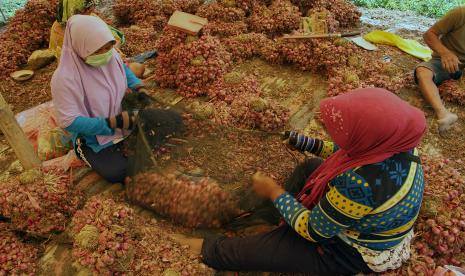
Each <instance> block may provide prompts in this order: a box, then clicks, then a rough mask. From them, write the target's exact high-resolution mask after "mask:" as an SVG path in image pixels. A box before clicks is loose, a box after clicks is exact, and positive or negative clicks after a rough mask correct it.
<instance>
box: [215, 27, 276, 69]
mask: <svg viewBox="0 0 465 276" xmlns="http://www.w3.org/2000/svg"><path fill="white" fill-rule="evenodd" d="M221 42H222V44H223V45H224V46H225V47H226V49H227V50H228V52H230V53H231V54H232V59H233V61H234V62H241V61H243V60H246V59H250V58H252V57H254V56H258V55H259V54H260V53H261V52H262V48H263V47H265V46H266V45H267V44H268V43H272V41H271V40H270V39H268V38H267V37H266V36H265V35H264V34H259V33H247V34H240V35H237V36H233V37H229V38H225V39H223V40H222V41H221Z"/></svg>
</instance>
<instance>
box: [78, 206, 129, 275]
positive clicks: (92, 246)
mask: <svg viewBox="0 0 465 276" xmlns="http://www.w3.org/2000/svg"><path fill="white" fill-rule="evenodd" d="M133 225H134V211H133V210H132V209H131V208H129V207H128V206H126V205H124V204H117V203H116V202H114V201H113V200H112V199H104V198H100V197H94V198H92V199H91V200H89V202H88V203H87V204H86V205H85V206H84V208H83V209H82V210H80V211H78V212H76V214H75V215H74V217H73V220H72V224H71V235H72V236H73V238H74V245H73V252H72V253H73V257H75V258H76V259H77V260H78V263H79V265H81V266H82V267H85V268H87V269H88V270H90V271H91V272H92V273H95V274H97V275H114V274H115V273H120V274H121V273H123V272H125V271H128V270H130V269H131V266H132V265H133V263H134V254H135V250H134V247H135V240H134V237H133V236H134V235H135V233H134V231H132V230H133V227H134V226H133Z"/></svg>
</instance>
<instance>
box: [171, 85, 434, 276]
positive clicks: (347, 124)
mask: <svg viewBox="0 0 465 276" xmlns="http://www.w3.org/2000/svg"><path fill="white" fill-rule="evenodd" d="M320 113H321V120H322V122H323V124H324V126H325V127H326V129H327V132H328V134H329V135H330V136H331V138H332V140H333V142H328V141H322V140H319V139H313V138H309V137H306V136H304V135H301V134H297V133H291V134H290V138H289V143H290V144H291V145H292V146H293V147H294V148H295V149H297V150H300V151H302V152H304V151H307V152H310V153H313V154H315V155H317V156H319V158H314V159H310V160H307V161H306V162H305V163H303V164H301V165H299V166H298V167H297V168H296V170H295V171H294V173H293V174H292V175H291V176H290V178H289V179H288V182H287V183H286V185H285V187H286V189H287V191H286V190H284V189H283V188H282V187H281V186H280V185H278V184H277V183H276V182H275V181H274V180H273V179H272V178H269V177H267V176H264V175H262V174H260V173H257V174H255V175H254V177H253V182H254V189H255V192H256V193H257V194H258V195H259V196H261V197H263V198H265V199H270V200H271V201H272V202H273V203H274V206H275V207H276V209H277V210H278V211H279V213H280V215H281V216H282V218H283V219H284V220H285V222H286V223H285V224H282V225H281V226H279V227H277V228H276V229H275V230H273V231H271V232H269V233H265V234H259V235H256V236H250V237H245V238H224V237H219V238H218V237H217V238H207V239H205V240H200V239H199V240H193V239H185V238H179V240H180V241H181V242H186V243H187V244H190V245H191V246H192V249H193V250H196V249H197V250H198V253H201V255H202V258H203V261H204V262H205V263H206V264H207V265H209V266H211V267H213V268H215V269H218V270H232V271H269V272H303V273H311V274H312V275H314V274H315V275H347V274H349V275H350V274H357V273H371V272H383V271H386V270H388V269H396V268H398V267H400V266H401V264H402V263H403V262H405V261H406V260H408V259H409V257H410V240H411V239H412V237H413V225H414V222H415V220H416V218H417V216H418V213H419V210H420V206H421V201H422V196H423V170H422V167H421V164H420V159H419V157H418V151H417V150H416V148H415V147H416V146H417V145H418V143H419V142H420V140H421V138H422V136H423V133H424V132H425V129H426V120H425V117H424V113H423V112H421V111H420V110H419V109H417V108H415V107H412V106H410V105H409V104H408V103H406V102H404V101H402V100H401V99H400V98H398V97H397V96H396V95H394V94H392V93H391V92H388V91H386V90H383V89H377V88H369V89H358V90H354V91H352V92H350V93H347V94H345V95H341V96H337V97H333V98H328V99H325V100H323V101H322V102H321V104H320ZM323 160H324V161H323ZM200 250H201V251H200Z"/></svg>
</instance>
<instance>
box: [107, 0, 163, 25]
mask: <svg viewBox="0 0 465 276" xmlns="http://www.w3.org/2000/svg"><path fill="white" fill-rule="evenodd" d="M158 5H159V4H158V1H156V0H148V1H137V0H115V1H114V2H113V6H112V10H113V15H114V16H115V18H116V20H118V22H119V23H121V24H130V25H132V24H137V25H150V23H153V22H154V21H156V20H158V17H160V16H162V17H163V18H165V19H166V17H165V16H164V14H163V13H162V12H161V11H160V8H159V7H158Z"/></svg>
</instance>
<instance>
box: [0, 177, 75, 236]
mask: <svg viewBox="0 0 465 276" xmlns="http://www.w3.org/2000/svg"><path fill="white" fill-rule="evenodd" d="M0 194H1V195H2V196H0V215H2V216H3V217H6V218H9V219H10V220H11V227H12V228H13V229H14V230H17V231H22V232H26V233H27V234H29V235H32V236H40V237H48V236H49V235H50V234H52V233H55V232H60V231H63V230H65V227H66V225H67V223H68V222H69V220H70V218H71V216H72V215H73V214H74V212H76V210H77V209H78V208H79V206H80V205H81V203H82V199H83V197H82V194H81V193H80V192H79V191H77V190H76V189H74V187H73V185H72V182H71V180H70V177H69V175H64V174H62V173H60V172H42V171H39V170H29V171H25V172H23V173H22V174H21V175H19V176H18V177H10V178H9V179H8V180H7V181H6V182H4V183H2V185H1V187H0Z"/></svg>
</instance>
